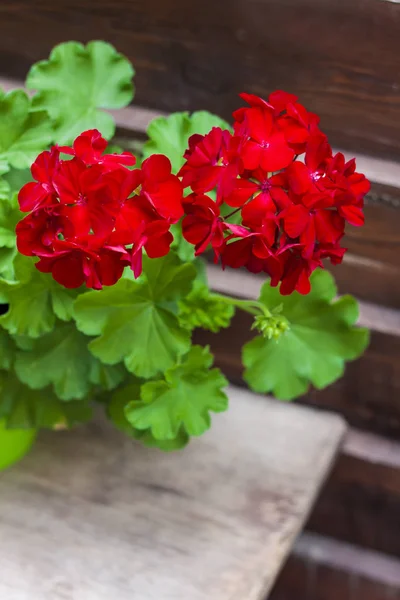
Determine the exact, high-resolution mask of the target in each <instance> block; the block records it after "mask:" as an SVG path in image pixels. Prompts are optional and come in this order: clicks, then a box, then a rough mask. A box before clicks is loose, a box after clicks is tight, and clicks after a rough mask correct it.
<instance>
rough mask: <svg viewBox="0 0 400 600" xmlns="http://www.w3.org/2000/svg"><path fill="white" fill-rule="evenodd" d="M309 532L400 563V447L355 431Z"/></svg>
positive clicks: (327, 486) (311, 519)
mask: <svg viewBox="0 0 400 600" xmlns="http://www.w3.org/2000/svg"><path fill="white" fill-rule="evenodd" d="M307 527H308V528H309V529H310V530H311V531H314V532H318V533H319V534H324V535H327V536H330V537H333V538H336V539H339V540H342V541H345V542H351V543H352V544H356V545H358V546H362V547H365V548H370V549H372V550H376V551H380V552H383V553H385V554H392V555H394V556H396V557H400V540H399V531H400V444H399V443H398V442H395V441H390V440H387V439H385V438H382V437H379V436H375V435H372V434H369V433H365V432H360V431H356V430H351V431H350V432H349V434H348V435H347V436H346V440H345V443H344V445H343V450H342V453H341V455H340V457H339V458H338V460H337V462H336V464H335V467H334V469H333V471H332V474H331V476H330V477H329V479H328V481H327V483H326V485H325V486H324V488H323V490H322V492H321V494H320V496H319V499H318V502H317V504H316V506H315V508H314V510H313V512H312V514H311V517H310V520H309V522H308V525H307Z"/></svg>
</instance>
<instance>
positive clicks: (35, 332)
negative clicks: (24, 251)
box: [0, 254, 78, 338]
mask: <svg viewBox="0 0 400 600" xmlns="http://www.w3.org/2000/svg"><path fill="white" fill-rule="evenodd" d="M14 269H15V276H16V280H15V281H9V280H4V279H3V280H1V279H0V295H1V297H2V299H3V302H6V303H8V304H9V310H8V312H7V313H6V314H5V315H2V316H1V317H0V325H1V326H3V327H4V328H5V329H7V331H8V332H9V333H11V334H13V335H25V336H29V337H32V338H37V337H39V336H41V335H43V334H45V333H48V332H50V331H52V329H53V327H54V325H55V322H56V318H59V319H61V320H63V321H68V320H70V319H71V318H72V306H73V302H74V298H75V297H76V296H77V294H78V291H77V290H68V289H66V288H63V287H62V286H60V285H59V284H58V283H57V282H56V281H54V279H52V277H51V276H50V275H48V274H46V273H40V272H39V271H38V270H37V269H36V268H35V266H34V263H33V260H32V259H31V258H29V257H25V256H22V255H20V254H18V255H17V256H16V258H15V260H14Z"/></svg>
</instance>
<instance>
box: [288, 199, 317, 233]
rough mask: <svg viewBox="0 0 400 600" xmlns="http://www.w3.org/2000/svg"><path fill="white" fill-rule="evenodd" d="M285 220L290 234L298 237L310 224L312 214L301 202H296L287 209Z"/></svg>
mask: <svg viewBox="0 0 400 600" xmlns="http://www.w3.org/2000/svg"><path fill="white" fill-rule="evenodd" d="M283 221H284V229H285V231H286V233H287V234H288V236H290V237H291V238H297V237H299V235H300V234H301V233H302V232H303V231H304V230H305V229H306V227H307V225H308V224H309V222H310V214H309V212H308V210H307V209H305V208H304V206H302V205H301V204H294V205H293V206H291V207H290V208H287V209H286V210H285V212H284V215H283Z"/></svg>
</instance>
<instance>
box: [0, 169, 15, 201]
mask: <svg viewBox="0 0 400 600" xmlns="http://www.w3.org/2000/svg"><path fill="white" fill-rule="evenodd" d="M15 172H18V171H14V173H15ZM10 194H11V186H10V184H9V182H8V181H7V180H6V179H5V177H0V200H1V201H4V200H8V199H9V197H10Z"/></svg>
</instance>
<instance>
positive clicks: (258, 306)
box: [214, 294, 271, 317]
mask: <svg viewBox="0 0 400 600" xmlns="http://www.w3.org/2000/svg"><path fill="white" fill-rule="evenodd" d="M214 296H216V297H217V298H218V300H220V301H221V302H226V303H227V304H231V305H232V306H236V307H237V308H239V309H240V310H243V311H244V312H247V313H249V314H251V315H254V316H257V315H265V316H266V317H270V316H271V313H270V311H269V310H268V308H267V307H266V306H265V305H264V304H262V303H261V302H258V300H239V298H233V297H232V296H225V295H224V294H214Z"/></svg>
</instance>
